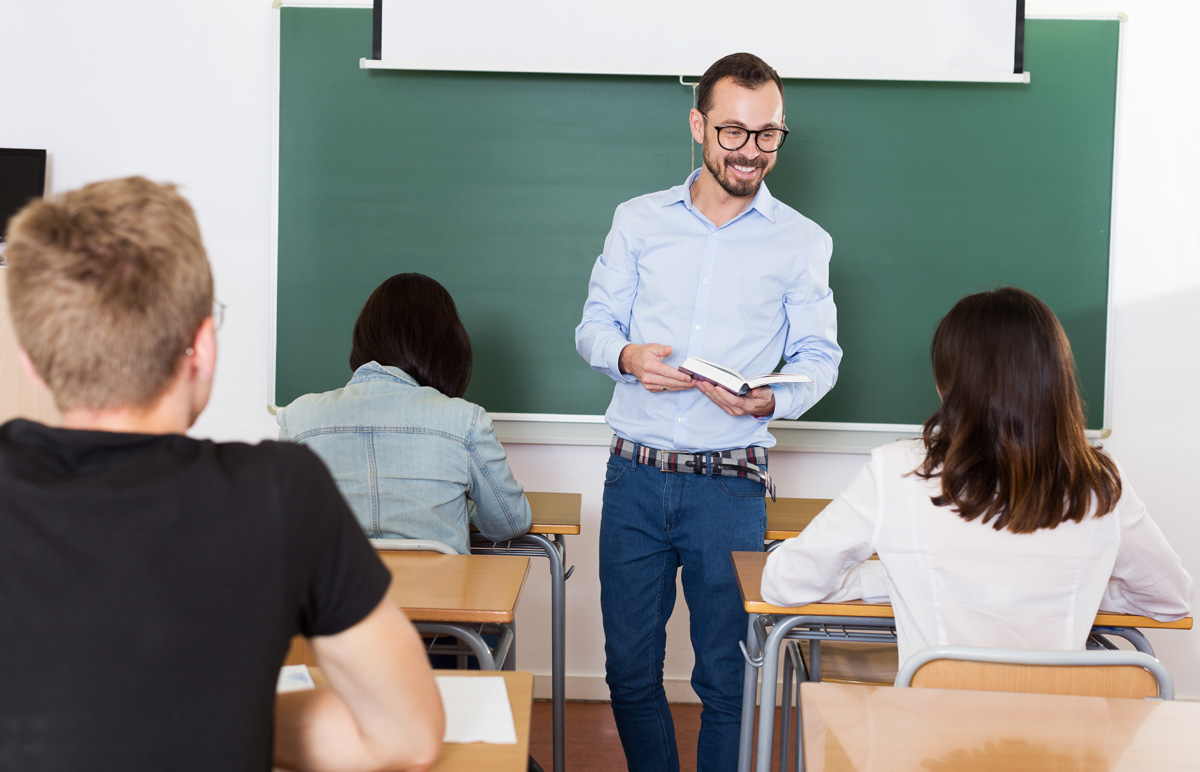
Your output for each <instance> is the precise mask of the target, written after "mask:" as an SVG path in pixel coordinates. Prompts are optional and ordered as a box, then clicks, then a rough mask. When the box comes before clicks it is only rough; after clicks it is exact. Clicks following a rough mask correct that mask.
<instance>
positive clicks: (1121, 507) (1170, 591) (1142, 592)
mask: <svg viewBox="0 0 1200 772" xmlns="http://www.w3.org/2000/svg"><path fill="white" fill-rule="evenodd" d="M1122 478H1124V475H1122ZM1114 516H1115V517H1119V518H1120V523H1121V543H1120V546H1118V548H1117V559H1116V563H1115V564H1114V565H1113V573H1112V578H1111V579H1110V580H1109V582H1108V587H1106V588H1105V591H1104V598H1103V599H1102V600H1101V601H1100V609H1101V610H1102V611H1116V612H1119V613H1122V614H1137V615H1140V616H1148V617H1151V618H1152V619H1157V620H1159V621H1162V622H1169V621H1174V620H1176V619H1182V618H1183V617H1185V616H1187V615H1188V612H1189V610H1190V609H1191V606H1192V577H1191V576H1190V575H1189V574H1188V572H1187V571H1186V570H1185V569H1184V567H1183V562H1182V561H1181V560H1180V559H1179V555H1178V554H1176V552H1175V550H1173V549H1171V545H1170V544H1168V543H1167V539H1166V537H1165V536H1163V532H1162V531H1161V530H1159V527H1158V524H1157V523H1155V522H1154V520H1153V519H1151V517H1150V513H1149V512H1147V511H1146V506H1145V504H1143V503H1142V501H1141V499H1139V498H1138V497H1137V494H1136V493H1134V492H1133V489H1132V488H1131V487H1130V485H1129V483H1128V481H1125V480H1124V479H1123V480H1122V493H1121V500H1120V501H1118V502H1117V506H1116V510H1115V511H1114V512H1112V513H1111V514H1109V515H1107V517H1114Z"/></svg>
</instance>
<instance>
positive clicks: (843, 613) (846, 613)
mask: <svg viewBox="0 0 1200 772" xmlns="http://www.w3.org/2000/svg"><path fill="white" fill-rule="evenodd" d="M731 555H732V556H733V570H734V573H736V574H737V579H738V589H739V590H740V591H741V594H742V605H743V607H744V608H745V609H746V613H748V614H776V615H782V616H836V617H860V618H861V617H873V618H887V619H891V618H892V604H890V603H865V602H863V601H861V600H848V601H844V602H842V603H810V604H808V605H806V606H772V605H771V604H770V603H767V602H766V601H765V600H763V597H762V572H763V568H764V567H765V566H766V565H767V553H765V552H733V553H731ZM1093 624H1095V625H1096V626H1098V627H1148V628H1161V629H1167V630H1191V629H1192V618H1191V617H1185V618H1183V619H1179V620H1176V621H1174V622H1159V621H1158V620H1156V619H1151V618H1150V617H1143V616H1137V615H1134V614H1114V613H1109V612H1106V611H1101V612H1099V613H1097V614H1096V621H1095V622H1094V623H1093Z"/></svg>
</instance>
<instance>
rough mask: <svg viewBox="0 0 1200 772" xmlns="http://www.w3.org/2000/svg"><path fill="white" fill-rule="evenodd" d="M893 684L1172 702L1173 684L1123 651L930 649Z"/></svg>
mask: <svg viewBox="0 0 1200 772" xmlns="http://www.w3.org/2000/svg"><path fill="white" fill-rule="evenodd" d="M896 686H914V687H925V688H931V689H975V690H979V691H990V692H1032V693H1036V694H1076V695H1084V696H1093V697H1132V698H1153V697H1158V698H1162V699H1166V700H1173V699H1175V686H1174V684H1173V683H1172V681H1171V676H1170V674H1169V673H1167V669H1166V668H1165V667H1163V664H1162V663H1161V662H1159V661H1158V660H1157V659H1155V658H1154V657H1151V656H1150V655H1148V654H1143V653H1141V652H1138V651H1123V650H1115V651H1114V650H1104V651H1024V650H1017V649H981V648H972V647H968V646H935V647H933V648H931V649H925V650H924V651H919V652H917V653H916V654H914V655H913V656H912V657H910V658H909V659H908V661H907V662H905V663H904V664H903V665H902V666H901V668H900V671H899V673H898V674H897V675H896Z"/></svg>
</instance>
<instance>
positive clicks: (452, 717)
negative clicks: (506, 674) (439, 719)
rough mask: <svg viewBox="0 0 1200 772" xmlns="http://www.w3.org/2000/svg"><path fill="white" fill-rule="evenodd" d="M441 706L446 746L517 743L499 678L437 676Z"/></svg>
mask: <svg viewBox="0 0 1200 772" xmlns="http://www.w3.org/2000/svg"><path fill="white" fill-rule="evenodd" d="M435 680H436V681H437V685H438V691H439V692H441V694H442V706H443V707H444V708H445V709H446V734H445V736H444V737H443V738H442V741H443V742H448V743H493V744H496V745H512V744H514V743H516V742H517V730H516V727H515V726H514V725H513V714H512V706H511V705H509V704H508V689H507V688H506V687H505V686H504V679H503V678H501V677H500V676H437V677H436V678H435Z"/></svg>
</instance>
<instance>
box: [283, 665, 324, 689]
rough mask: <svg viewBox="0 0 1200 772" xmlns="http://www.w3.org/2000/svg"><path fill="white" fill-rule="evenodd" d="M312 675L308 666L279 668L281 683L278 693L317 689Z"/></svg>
mask: <svg viewBox="0 0 1200 772" xmlns="http://www.w3.org/2000/svg"><path fill="white" fill-rule="evenodd" d="M315 688H317V686H316V684H314V683H313V679H312V674H311V673H309V672H308V666H307V665H284V666H283V667H281V668H279V683H278V684H276V686H275V691H276V692H298V691H300V690H302V689H315Z"/></svg>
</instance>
